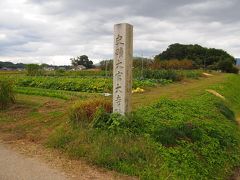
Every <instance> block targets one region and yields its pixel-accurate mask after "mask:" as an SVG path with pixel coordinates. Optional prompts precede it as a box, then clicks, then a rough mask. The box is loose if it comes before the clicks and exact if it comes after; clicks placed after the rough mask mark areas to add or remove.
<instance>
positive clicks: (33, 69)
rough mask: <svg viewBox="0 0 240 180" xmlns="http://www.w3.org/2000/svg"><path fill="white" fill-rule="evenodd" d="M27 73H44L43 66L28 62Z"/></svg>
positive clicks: (30, 74) (35, 74)
mask: <svg viewBox="0 0 240 180" xmlns="http://www.w3.org/2000/svg"><path fill="white" fill-rule="evenodd" d="M27 75H28V76H39V75H43V67H42V66H40V65H38V64H28V65H27Z"/></svg>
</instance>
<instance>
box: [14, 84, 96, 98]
mask: <svg viewBox="0 0 240 180" xmlns="http://www.w3.org/2000/svg"><path fill="white" fill-rule="evenodd" d="M14 92H16V93H19V94H27V95H35V96H46V97H53V98H59V99H65V100H72V99H76V98H77V99H86V98H88V97H90V96H91V97H94V96H96V97H97V96H100V95H97V94H96V95H93V94H90V93H83V92H73V91H64V90H52V89H42V88H32V87H15V88H14Z"/></svg>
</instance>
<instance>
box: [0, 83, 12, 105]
mask: <svg viewBox="0 0 240 180" xmlns="http://www.w3.org/2000/svg"><path fill="white" fill-rule="evenodd" d="M14 102H15V96H14V92H13V84H12V83H11V82H10V81H7V80H3V79H1V80H0V109H5V108H6V107H7V106H8V105H9V104H11V103H14Z"/></svg>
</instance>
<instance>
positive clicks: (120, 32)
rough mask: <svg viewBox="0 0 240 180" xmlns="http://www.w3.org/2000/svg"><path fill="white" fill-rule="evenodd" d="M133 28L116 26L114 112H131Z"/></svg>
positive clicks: (124, 25)
mask: <svg viewBox="0 0 240 180" xmlns="http://www.w3.org/2000/svg"><path fill="white" fill-rule="evenodd" d="M132 59H133V26H132V25H130V24H126V23H123V24H116V25H115V26H114V62H113V112H118V113H120V114H123V115H124V114H126V113H128V112H130V111H131V96H132Z"/></svg>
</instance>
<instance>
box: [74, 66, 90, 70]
mask: <svg viewBox="0 0 240 180" xmlns="http://www.w3.org/2000/svg"><path fill="white" fill-rule="evenodd" d="M84 69H87V68H86V67H85V66H83V65H78V66H75V67H73V68H72V70H73V71H82V70H84Z"/></svg>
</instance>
